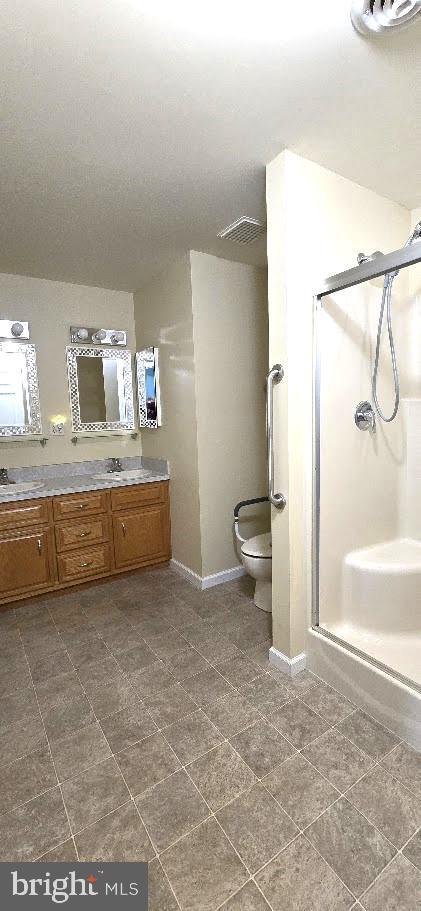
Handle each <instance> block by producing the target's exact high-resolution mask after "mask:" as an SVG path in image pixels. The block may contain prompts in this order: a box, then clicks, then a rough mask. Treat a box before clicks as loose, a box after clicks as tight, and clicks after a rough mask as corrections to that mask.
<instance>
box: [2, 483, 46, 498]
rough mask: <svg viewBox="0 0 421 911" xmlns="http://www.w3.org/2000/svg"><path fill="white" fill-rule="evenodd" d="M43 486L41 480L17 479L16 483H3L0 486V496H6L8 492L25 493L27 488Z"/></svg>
mask: <svg viewBox="0 0 421 911" xmlns="http://www.w3.org/2000/svg"><path fill="white" fill-rule="evenodd" d="M39 487H44V482H43V481H18V482H17V483H16V484H5V485H4V487H3V486H0V497H8V496H9V494H14V493H26V491H27V490H28V491H29V490H38V488H39Z"/></svg>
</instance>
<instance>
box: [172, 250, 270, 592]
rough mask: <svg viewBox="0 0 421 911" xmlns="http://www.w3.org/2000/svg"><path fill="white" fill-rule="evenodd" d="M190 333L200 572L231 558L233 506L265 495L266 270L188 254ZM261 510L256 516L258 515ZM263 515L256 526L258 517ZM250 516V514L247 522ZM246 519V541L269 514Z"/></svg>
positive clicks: (229, 563) (218, 568) (234, 556)
mask: <svg viewBox="0 0 421 911" xmlns="http://www.w3.org/2000/svg"><path fill="white" fill-rule="evenodd" d="M190 256H191V274H192V292H193V327H194V329H193V336H194V352H195V365H196V371H195V374H196V412H197V436H198V456H199V487H200V522H201V535H202V574H203V575H204V576H207V575H210V574H212V573H216V572H221V571H222V570H225V569H230V568H231V567H233V566H235V565H236V564H237V563H238V562H239V561H238V555H237V552H236V548H235V544H234V537H233V532H232V523H233V510H234V506H235V505H236V503H238V502H239V501H240V500H244V499H248V498H250V497H258V496H264V495H265V494H266V486H267V485H266V439H265V385H264V384H265V376H266V373H267V361H268V317H267V284H266V270H265V269H258V268H256V267H254V266H247V265H243V264H241V263H235V262H230V261H228V260H225V259H219V258H217V257H215V256H209V255H207V254H205V253H196V252H192V253H191V254H190ZM262 513H263V515H262ZM260 515H262V520H263V524H262V522H259V521H257V523H256V519H257V516H259V517H260ZM248 516H249V517H248ZM257 516H256V511H254V512H251V511H250V513H249V514H247V513H246V512H244V517H245V518H244V519H243V520H242V523H241V531H242V534H243V535H244V536H245V537H251V536H252V535H253V534H257V533H258V531H261V530H264V531H267V530H268V529H269V522H270V519H269V512H268V510H265V509H263V510H262V509H260V510H259V511H258V513H257Z"/></svg>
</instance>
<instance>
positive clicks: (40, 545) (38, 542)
mask: <svg viewBox="0 0 421 911" xmlns="http://www.w3.org/2000/svg"><path fill="white" fill-rule="evenodd" d="M37 547H38V553H39V555H40V556H41V554H42V541H41V538H38V541H37Z"/></svg>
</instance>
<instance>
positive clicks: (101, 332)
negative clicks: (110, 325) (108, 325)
mask: <svg viewBox="0 0 421 911" xmlns="http://www.w3.org/2000/svg"><path fill="white" fill-rule="evenodd" d="M106 338H107V333H106V331H105V329H97V331H96V332H94V334H93V336H92V341H93V342H103V341H104V339H106Z"/></svg>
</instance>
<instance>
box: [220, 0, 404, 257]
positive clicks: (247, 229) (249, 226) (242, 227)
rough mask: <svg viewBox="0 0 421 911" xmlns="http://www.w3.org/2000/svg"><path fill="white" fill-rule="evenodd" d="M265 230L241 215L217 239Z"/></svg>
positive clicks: (243, 238) (250, 238) (241, 239)
mask: <svg viewBox="0 0 421 911" xmlns="http://www.w3.org/2000/svg"><path fill="white" fill-rule="evenodd" d="M420 2H421V0H420ZM265 230H266V228H265V226H264V225H262V223H261V222H260V221H257V219H256V218H248V217H247V215H242V216H241V218H237V221H233V223H232V225H228V227H227V228H223V229H222V231H220V232H219V234H218V237H222V238H223V240H232V241H233V243H235V244H253V243H254V241H255V240H257V239H258V238H259V237H261V236H262V234H264V233H265Z"/></svg>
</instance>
